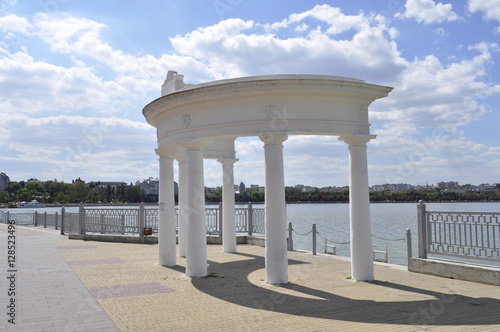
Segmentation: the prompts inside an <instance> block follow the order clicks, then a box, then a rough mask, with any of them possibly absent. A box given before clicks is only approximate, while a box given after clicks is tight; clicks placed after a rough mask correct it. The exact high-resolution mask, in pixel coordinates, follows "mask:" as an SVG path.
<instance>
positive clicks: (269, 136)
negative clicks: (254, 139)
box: [259, 133, 288, 145]
mask: <svg viewBox="0 0 500 332" xmlns="http://www.w3.org/2000/svg"><path fill="white" fill-rule="evenodd" d="M259 138H260V140H261V141H262V142H264V144H265V145H283V142H284V141H286V140H287V139H288V135H287V134H286V133H262V134H259Z"/></svg>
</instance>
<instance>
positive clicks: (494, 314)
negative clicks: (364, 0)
mask: <svg viewBox="0 0 500 332" xmlns="http://www.w3.org/2000/svg"><path fill="white" fill-rule="evenodd" d="M1 231H2V228H1V227H0V232H1ZM32 232H34V231H32ZM41 234H43V235H39V236H38V238H39V239H38V242H39V244H43V245H44V246H45V247H44V248H45V249H44V251H47V250H49V249H50V250H52V252H55V253H58V254H59V255H57V257H58V259H59V260H60V261H64V260H65V261H66V262H67V264H66V265H65V266H61V264H53V265H54V266H53V268H47V267H46V266H47V262H43V260H42V261H40V262H37V260H36V259H33V262H32V263H30V265H31V266H30V268H28V266H25V267H24V268H23V271H24V274H25V275H29V276H30V280H36V279H37V278H38V279H40V278H39V277H38V275H37V274H39V273H42V272H43V273H45V274H48V275H51V274H54V273H56V272H55V271H57V274H60V275H61V277H57V278H55V277H54V276H53V280H52V281H53V282H52V283H50V282H48V281H47V280H44V281H43V282H42V284H44V285H45V286H44V287H45V289H46V291H45V292H38V293H37V292H35V293H37V294H32V295H30V296H28V295H24V296H23V297H20V298H19V299H20V300H21V299H22V302H23V303H24V305H25V308H30V310H33V308H37V304H43V306H44V307H45V308H49V309H44V310H40V309H37V310H38V311H39V313H40V315H39V316H37V315H31V314H27V311H26V312H24V311H23V312H21V313H20V314H19V316H18V317H19V318H20V319H25V320H26V321H27V320H28V319H30V318H33V317H44V319H43V320H41V321H40V322H43V323H44V324H45V323H47V322H51V321H47V320H45V317H47V316H50V314H51V311H50V310H51V309H50V308H57V311H58V313H53V316H52V317H53V320H52V322H53V323H57V325H55V324H54V325H52V326H53V328H54V329H55V330H59V328H60V327H61V325H64V324H62V323H63V322H62V319H65V321H64V322H65V324H71V323H73V324H76V325H74V326H79V324H81V325H82V326H86V329H87V330H92V329H99V328H100V329H101V330H110V331H113V330H116V327H118V328H119V329H120V330H121V331H235V330H238V331H252V332H253V331H345V330H349V331H366V330H370V331H428V330H429V331H470V330H476V331H496V330H500V315H498V312H499V311H500V287H497V286H490V285H484V284H479V283H472V282H465V281H459V280H453V279H447V278H439V277H434V276H429V275H423V274H416V273H411V272H407V271H406V270H405V268H404V267H400V266H395V265H391V264H378V263H377V264H376V266H375V277H376V281H374V282H355V281H352V280H349V279H346V277H348V276H349V275H350V261H349V259H347V258H342V257H336V256H333V257H332V256H323V255H318V256H312V255H310V254H307V253H300V252H291V253H289V281H290V282H289V283H288V284H287V285H281V286H273V285H268V284H266V283H265V282H264V281H263V280H264V277H265V271H264V257H263V255H264V248H261V247H257V246H248V245H240V246H238V253H233V254H227V253H222V252H221V246H218V245H210V246H208V248H207V251H208V264H209V265H208V272H209V274H210V275H209V276H208V277H206V278H193V279H191V278H188V277H186V276H185V274H184V266H185V259H184V258H178V265H177V266H175V267H171V268H168V267H163V266H159V265H158V264H157V260H158V252H157V250H158V246H157V245H140V244H125V243H104V242H102V243H101V242H99V243H98V242H84V241H78V240H68V239H66V238H65V237H61V236H55V235H51V234H50V233H41ZM33 236H34V235H33ZM70 247H71V248H73V249H74V248H80V249H77V250H71V249H61V248H70ZM83 247H85V248H83ZM56 248H57V249H56ZM89 248H90V249H91V250H81V249H89ZM0 250H2V249H0ZM34 255H35V256H36V255H37V254H34ZM39 256H40V255H38V257H39ZM39 259H40V258H39ZM52 259H54V258H52ZM118 260H120V261H121V263H120V264H107V263H104V264H85V265H81V264H78V263H71V262H77V261H81V262H85V261H87V262H91V261H94V262H98V261H102V262H111V261H118ZM68 264H72V266H71V267H69V266H68ZM32 270H33V271H32ZM68 270H69V271H70V273H69V272H68ZM67 279H69V280H77V281H78V282H79V285H80V287H72V285H73V283H72V282H68V281H67ZM78 279H79V280H78ZM82 284H83V286H82ZM137 285H149V287H150V288H149V289H150V291H149V292H148V291H147V289H148V287H144V288H140V287H139V286H137ZM2 287H3V285H2ZM99 289H100V290H106V291H107V292H108V294H112V295H113V294H115V295H120V296H119V297H118V296H104V297H102V296H100V295H98V293H95V292H94V291H95V290H99ZM153 289H156V290H155V291H152V290H153ZM158 290H160V291H158ZM166 290H168V291H166ZM1 291H2V292H4V290H3V289H2V290H1ZM70 293H75V294H76V295H77V297H84V299H85V300H84V301H80V302H79V301H71V300H70V299H68V298H67V296H68V294H70ZM91 293H92V294H94V297H92V296H91V295H90V294H91ZM121 295H126V296H121ZM66 305H71V306H73V308H75V306H76V307H77V308H78V306H80V308H79V310H77V311H78V312H76V311H75V310H73V311H72V312H69V310H66V311H65V310H64V307H65V306H66ZM47 310H48V311H47ZM99 312H100V313H99ZM98 313H99V314H98ZM104 313H105V314H104ZM110 319H111V320H112V321H113V322H114V324H115V325H116V327H115V325H111V326H108V327H105V325H106V324H108V322H110ZM2 324H3V325H2ZM26 324H28V323H26ZM29 324H30V325H27V326H26V327H27V328H33V325H32V324H36V322H30V323H29ZM74 326H73V325H71V326H66V328H67V327H69V328H71V327H74ZM103 326H104V327H103ZM3 327H5V322H2V321H0V329H2V328H3ZM43 328H46V329H48V330H50V328H51V326H43ZM84 330H85V329H84ZM38 331H40V329H39V330H38Z"/></svg>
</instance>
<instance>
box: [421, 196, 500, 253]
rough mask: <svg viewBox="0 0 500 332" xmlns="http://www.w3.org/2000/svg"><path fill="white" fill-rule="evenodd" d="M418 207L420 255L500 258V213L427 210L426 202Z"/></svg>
mask: <svg viewBox="0 0 500 332" xmlns="http://www.w3.org/2000/svg"><path fill="white" fill-rule="evenodd" d="M418 208H419V210H420V211H419V257H420V258H427V254H431V255H442V256H454V257H462V258H472V259H479V260H489V261H500V213H494V212H490V213H489V212H449V211H426V209H425V204H423V203H421V204H419V206H418ZM422 246H423V247H422Z"/></svg>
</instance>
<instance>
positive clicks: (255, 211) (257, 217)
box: [252, 208, 266, 234]
mask: <svg viewBox="0 0 500 332" xmlns="http://www.w3.org/2000/svg"><path fill="white" fill-rule="evenodd" d="M252 233H257V234H265V233H266V209H264V208H252Z"/></svg>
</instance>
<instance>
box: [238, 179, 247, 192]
mask: <svg viewBox="0 0 500 332" xmlns="http://www.w3.org/2000/svg"><path fill="white" fill-rule="evenodd" d="M245 190H246V187H245V184H244V183H243V182H240V188H239V192H240V194H243V193H244V192H245Z"/></svg>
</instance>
